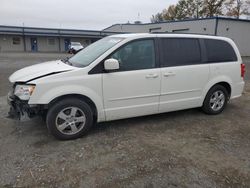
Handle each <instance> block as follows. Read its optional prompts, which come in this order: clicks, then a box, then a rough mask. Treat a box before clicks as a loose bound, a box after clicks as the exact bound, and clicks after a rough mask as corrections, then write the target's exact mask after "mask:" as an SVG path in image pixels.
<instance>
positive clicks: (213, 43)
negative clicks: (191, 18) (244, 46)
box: [205, 39, 237, 63]
mask: <svg viewBox="0 0 250 188" xmlns="http://www.w3.org/2000/svg"><path fill="white" fill-rule="evenodd" d="M205 46H206V50H207V58H208V62H209V63H211V62H228V61H237V56H236V54H235V51H234V49H233V47H232V46H231V45H230V44H229V43H228V42H226V41H223V40H214V39H205Z"/></svg>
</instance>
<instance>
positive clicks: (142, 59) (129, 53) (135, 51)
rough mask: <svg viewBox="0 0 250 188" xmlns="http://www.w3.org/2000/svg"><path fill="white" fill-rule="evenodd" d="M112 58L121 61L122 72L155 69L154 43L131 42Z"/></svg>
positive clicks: (148, 41) (149, 41) (150, 41)
mask: <svg viewBox="0 0 250 188" xmlns="http://www.w3.org/2000/svg"><path fill="white" fill-rule="evenodd" d="M111 58H114V59H117V60H118V61H119V63H120V71H130V70H140V69H151V68H154V67H155V49H154V41H153V40H151V39H150V40H141V41H134V42H131V43H129V44H127V45H125V46H123V47H122V48H120V49H119V50H118V51H116V52H115V53H114V54H113V55H112V56H111Z"/></svg>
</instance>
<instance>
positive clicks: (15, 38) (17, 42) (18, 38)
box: [12, 37, 21, 45]
mask: <svg viewBox="0 0 250 188" xmlns="http://www.w3.org/2000/svg"><path fill="white" fill-rule="evenodd" d="M12 44H14V45H20V44H21V38H20V37H13V38H12Z"/></svg>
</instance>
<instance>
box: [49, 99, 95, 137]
mask: <svg viewBox="0 0 250 188" xmlns="http://www.w3.org/2000/svg"><path fill="white" fill-rule="evenodd" d="M46 121H47V127H48V129H49V131H50V132H51V134H52V135H53V136H55V137H56V138H57V139H60V140H71V139H76V138H79V137H82V136H83V135H84V134H85V133H87V132H88V130H89V129H90V128H91V127H92V125H93V112H92V110H91V108H90V106H89V105H88V104H87V103H85V102H84V101H82V100H80V99H73V98H70V99H64V100H61V101H59V102H58V103H56V104H54V105H53V106H52V107H51V108H50V109H49V111H48V114H47V120H46Z"/></svg>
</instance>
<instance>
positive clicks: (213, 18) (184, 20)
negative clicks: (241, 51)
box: [103, 16, 250, 31]
mask: <svg viewBox="0 0 250 188" xmlns="http://www.w3.org/2000/svg"><path fill="white" fill-rule="evenodd" d="M216 19H217V20H231V21H242V22H249V23H250V20H249V19H238V18H229V17H219V16H216V17H208V18H189V19H183V20H170V21H162V22H157V23H140V24H137V23H124V24H113V25H111V26H109V27H107V28H105V29H103V31H105V30H108V29H109V28H112V27H114V26H118V25H125V26H126V25H137V26H145V25H155V24H164V23H175V22H189V21H197V20H216Z"/></svg>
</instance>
